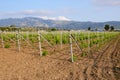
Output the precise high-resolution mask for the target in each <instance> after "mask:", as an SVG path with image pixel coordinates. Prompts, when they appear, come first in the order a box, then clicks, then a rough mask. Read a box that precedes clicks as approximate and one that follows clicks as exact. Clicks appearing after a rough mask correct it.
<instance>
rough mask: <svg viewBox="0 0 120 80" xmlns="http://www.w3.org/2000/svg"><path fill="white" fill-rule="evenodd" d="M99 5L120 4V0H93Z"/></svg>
mask: <svg viewBox="0 0 120 80" xmlns="http://www.w3.org/2000/svg"><path fill="white" fill-rule="evenodd" d="M93 2H94V4H95V5H98V6H120V0H93Z"/></svg>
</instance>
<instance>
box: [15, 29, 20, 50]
mask: <svg viewBox="0 0 120 80" xmlns="http://www.w3.org/2000/svg"><path fill="white" fill-rule="evenodd" d="M16 37H17V42H18V51H19V52H20V39H19V38H20V36H19V31H17V33H16Z"/></svg>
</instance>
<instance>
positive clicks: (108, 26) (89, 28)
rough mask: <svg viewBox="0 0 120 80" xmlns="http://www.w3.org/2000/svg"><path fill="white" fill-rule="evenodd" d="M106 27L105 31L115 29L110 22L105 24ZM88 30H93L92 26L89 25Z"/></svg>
mask: <svg viewBox="0 0 120 80" xmlns="http://www.w3.org/2000/svg"><path fill="white" fill-rule="evenodd" d="M104 29H105V31H114V29H115V28H114V26H110V25H109V24H106V25H105V26H104ZM88 30H91V27H88ZM95 31H97V28H96V29H95Z"/></svg>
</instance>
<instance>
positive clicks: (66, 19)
mask: <svg viewBox="0 0 120 80" xmlns="http://www.w3.org/2000/svg"><path fill="white" fill-rule="evenodd" d="M40 18H42V19H44V20H60V21H70V19H69V18H66V17H64V16H58V17H48V16H40Z"/></svg>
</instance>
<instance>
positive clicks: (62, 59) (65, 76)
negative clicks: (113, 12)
mask: <svg viewBox="0 0 120 80" xmlns="http://www.w3.org/2000/svg"><path fill="white" fill-rule="evenodd" d="M31 53H32V50H29V51H27V52H20V53H18V52H17V51H15V50H12V49H3V48H0V80H120V77H119V74H120V38H117V39H114V40H113V41H111V42H110V45H107V46H106V47H105V48H104V49H103V50H101V51H100V52H98V53H96V54H95V55H96V56H94V57H93V58H80V59H79V60H78V61H76V62H74V63H71V62H70V61H69V58H70V54H69V52H68V51H65V50H64V51H62V52H61V53H56V54H53V55H48V56H45V57H40V56H38V55H33V54H31Z"/></svg>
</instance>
